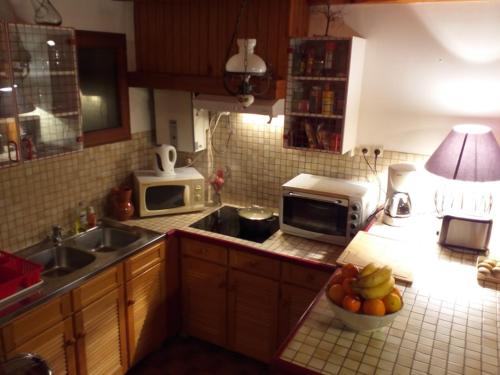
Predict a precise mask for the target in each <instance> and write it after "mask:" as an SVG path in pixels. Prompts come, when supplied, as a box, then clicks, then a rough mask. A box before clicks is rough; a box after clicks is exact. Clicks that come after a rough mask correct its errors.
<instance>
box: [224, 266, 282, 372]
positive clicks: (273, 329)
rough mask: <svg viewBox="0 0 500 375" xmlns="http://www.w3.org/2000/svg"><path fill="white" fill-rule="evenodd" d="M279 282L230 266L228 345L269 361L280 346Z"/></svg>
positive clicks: (240, 351) (238, 350)
mask: <svg viewBox="0 0 500 375" xmlns="http://www.w3.org/2000/svg"><path fill="white" fill-rule="evenodd" d="M278 297H279V282H278V281H275V280H270V279H268V278H265V277H261V276H256V275H251V274H248V273H246V272H241V271H238V270H234V269H231V270H230V271H229V293H228V327H229V328H228V347H229V348H230V349H231V350H234V351H236V352H238V353H242V354H244V355H247V356H249V357H252V358H255V359H258V360H260V361H263V362H268V361H269V360H270V359H271V357H272V355H273V354H274V352H275V350H276V348H277V334H278V328H277V327H278Z"/></svg>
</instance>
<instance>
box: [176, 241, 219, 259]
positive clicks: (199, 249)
mask: <svg viewBox="0 0 500 375" xmlns="http://www.w3.org/2000/svg"><path fill="white" fill-rule="evenodd" d="M181 249H182V255H189V256H192V257H195V258H200V259H204V260H209V261H211V262H214V263H218V264H223V265H225V264H227V249H226V248H225V247H222V246H217V245H213V244H210V243H206V242H201V241H196V240H192V239H188V238H182V239H181Z"/></svg>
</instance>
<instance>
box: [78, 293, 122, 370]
mask: <svg viewBox="0 0 500 375" xmlns="http://www.w3.org/2000/svg"><path fill="white" fill-rule="evenodd" d="M74 322H75V336H76V349H77V358H78V373H79V374H80V375H84V374H103V375H104V374H109V375H113V374H124V373H125V372H126V371H127V369H128V366H127V342H126V330H125V324H126V323H125V322H126V321H125V302H124V291H123V287H122V286H120V287H119V288H116V289H114V290H113V291H111V292H109V293H108V294H106V295H105V296H104V297H101V298H100V299H98V300H97V301H94V302H92V303H91V304H90V305H88V306H86V307H84V308H83V309H82V310H81V311H80V312H77V313H76V314H75V315H74Z"/></svg>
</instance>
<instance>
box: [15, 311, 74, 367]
mask: <svg viewBox="0 0 500 375" xmlns="http://www.w3.org/2000/svg"><path fill="white" fill-rule="evenodd" d="M19 353H36V354H38V355H40V356H41V357H42V358H43V359H44V360H45V361H46V362H47V364H48V365H49V367H50V368H51V369H52V370H53V372H54V374H69V375H72V374H76V373H77V372H76V357H75V338H74V335H73V322H72V319H71V318H67V319H65V320H63V321H61V322H59V323H57V324H56V325H54V326H52V327H50V328H49V329H46V330H44V332H43V333H41V334H39V335H37V336H35V337H34V338H32V339H30V340H29V341H27V342H25V343H24V344H22V345H20V346H18V347H16V348H15V349H14V350H13V351H11V352H10V353H9V354H8V355H7V359H10V358H12V357H14V356H16V355H17V354H19Z"/></svg>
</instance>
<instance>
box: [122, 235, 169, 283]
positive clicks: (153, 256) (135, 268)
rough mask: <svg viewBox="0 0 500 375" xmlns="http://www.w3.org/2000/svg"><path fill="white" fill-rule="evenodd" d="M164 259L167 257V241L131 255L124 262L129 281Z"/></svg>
mask: <svg viewBox="0 0 500 375" xmlns="http://www.w3.org/2000/svg"><path fill="white" fill-rule="evenodd" d="M163 259H165V241H161V242H159V243H157V244H155V245H153V246H151V247H149V248H147V249H146V250H143V251H141V252H140V253H138V254H136V255H134V256H132V257H130V258H129V259H127V260H126V261H125V262H124V263H125V277H126V278H127V281H128V280H131V279H132V278H134V277H136V276H137V275H139V274H141V273H143V272H144V271H147V270H148V269H150V268H151V267H153V266H154V265H155V264H158V263H160V262H161V261H162V260H163Z"/></svg>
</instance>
